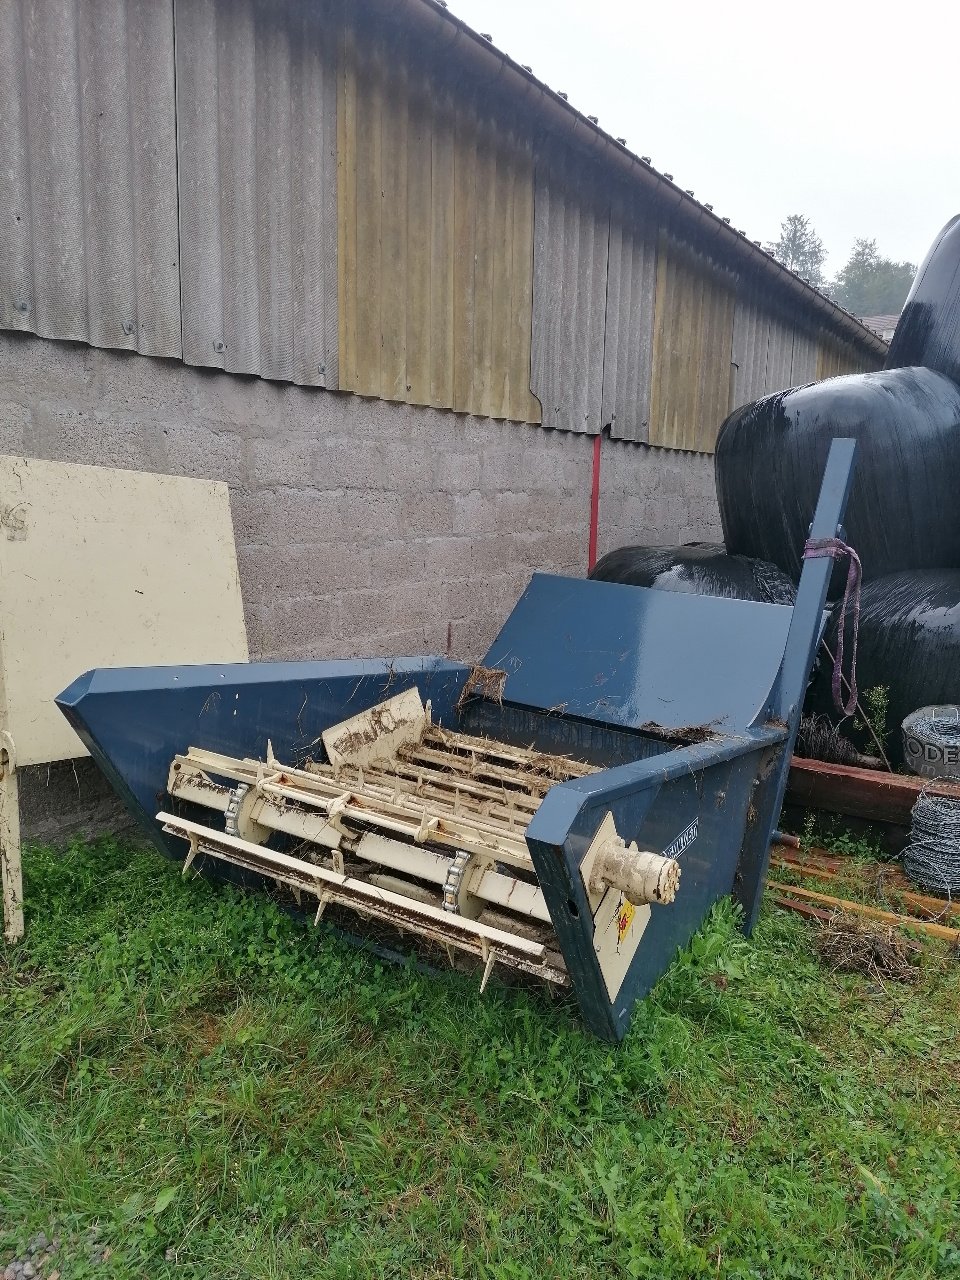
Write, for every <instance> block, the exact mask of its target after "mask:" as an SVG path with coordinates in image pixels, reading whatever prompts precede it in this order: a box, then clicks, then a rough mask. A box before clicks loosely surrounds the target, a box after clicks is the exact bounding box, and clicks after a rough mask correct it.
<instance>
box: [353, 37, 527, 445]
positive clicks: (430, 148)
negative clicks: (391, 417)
mask: <svg viewBox="0 0 960 1280" xmlns="http://www.w3.org/2000/svg"><path fill="white" fill-rule="evenodd" d="M450 74H451V73H449V72H448V73H445V72H444V70H443V68H442V67H440V66H438V65H437V64H436V63H431V62H430V61H429V60H428V59H427V58H426V56H425V55H424V54H423V52H422V51H421V50H419V49H417V48H416V47H415V46H414V45H413V44H412V42H411V41H410V40H409V39H407V38H405V36H404V35H403V33H400V32H393V31H390V30H389V29H387V28H384V29H383V30H376V29H373V30H372V29H371V28H370V26H369V25H363V26H362V27H361V26H359V25H358V24H357V22H356V20H355V17H354V15H353V14H352V13H348V14H347V15H346V18H345V25H344V30H343V39H342V46H341V59H340V76H339V81H340V88H339V107H340V109H339V113H338V179H339V180H338V208H339V254H338V259H339V281H338V298H339V316H340V326H339V330H340V387H341V389H343V390H346V391H353V392H356V393H357V394H359V395H365V396H378V397H380V398H381V399H384V400H402V401H407V402H408V403H412V404H423V405H434V406H436V407H437V408H444V409H454V410H457V411H459V412H462V413H471V414H476V415H479V416H482V417H493V418H509V419H514V420H517V421H521V422H539V421H540V406H539V403H538V401H537V399H536V397H535V396H534V395H533V394H532V393H531V390H530V355H531V331H532V296H533V158H532V145H531V138H530V131H529V126H527V127H524V125H523V123H522V122H519V121H517V122H515V121H512V120H511V119H510V118H509V117H505V115H504V113H503V111H502V109H500V110H498V109H497V107H496V99H495V97H494V96H493V95H492V94H491V93H490V91H489V90H484V89H482V88H480V87H477V86H475V85H471V84H470V83H469V82H463V81H462V80H458V81H453V80H452V79H451V78H450Z"/></svg>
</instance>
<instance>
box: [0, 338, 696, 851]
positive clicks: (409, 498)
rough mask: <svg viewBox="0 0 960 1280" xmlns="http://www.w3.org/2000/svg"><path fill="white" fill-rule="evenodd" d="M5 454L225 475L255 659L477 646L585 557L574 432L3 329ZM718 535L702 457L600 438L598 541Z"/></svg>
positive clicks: (581, 446) (581, 449)
mask: <svg viewBox="0 0 960 1280" xmlns="http://www.w3.org/2000/svg"><path fill="white" fill-rule="evenodd" d="M0 452H4V453H16V454H24V455H26V456H28V457H38V458H50V459H54V460H58V461H65V462H81V463H88V464H93V465H101V466H116V467H130V468H134V469H138V470H145V471H155V472H165V473H170V474H176V475H189V476H198V477H204V478H208V479H218V480H224V481H226V482H227V483H228V484H229V485H230V490H231V508H232V511H233V520H234V528H235V532H236V542H237V554H238V560H239V566H240V581H241V586H242V589H243V598H244V606H245V610H246V617H247V629H248V636H249V642H250V654H251V657H253V658H288V659H297V658H334V657H351V656H357V655H370V656H375V655H380V654H393V653H423V652H429V653H448V652H449V653H450V654H451V655H452V656H454V657H458V658H463V659H466V660H471V659H476V658H479V657H481V656H482V655H483V653H484V652H485V651H486V649H487V647H488V646H489V644H490V643H491V641H492V640H493V638H494V636H495V635H496V633H497V631H498V630H499V628H500V626H501V624H502V622H503V620H504V619H505V617H506V616H507V614H508V612H509V610H510V609H511V607H512V605H513V603H514V601H515V600H516V599H517V597H518V596H519V594H520V593H521V591H522V590H523V588H524V586H525V585H526V583H527V581H528V580H529V578H530V575H531V574H532V573H533V572H534V571H536V570H538V569H540V570H546V571H549V572H555V573H568V574H577V575H580V574H584V573H585V572H586V567H587V552H588V538H589V506H590V487H591V479H592V456H593V441H592V439H590V438H589V437H586V436H580V435H573V434H569V433H563V432H552V431H546V430H543V429H541V428H538V427H532V426H521V425H517V424H515V423H505V422H497V421H493V420H490V419H480V418H472V417H468V416H465V415H459V414H453V413H449V412H444V411H438V410H433V409H424V408H418V407H415V406H411V405H404V404H394V403H387V402H385V401H381V400H373V399H366V398H363V397H359V396H353V395H349V394H341V393H337V392H328V391H321V390H314V389H305V388H301V387H296V386H292V385H286V384H278V383H269V382H264V381H262V380H260V379H257V378H247V377H238V376H235V375H231V374H224V373H220V372H214V371H206V370H200V369H195V368H190V367H188V366H185V365H183V364H180V363H179V362H176V361H167V360H156V359H151V358H148V357H144V356H139V355H136V354H129V353H126V352H113V351H104V350H98V349H95V348H91V347H86V346H83V345H80V344H73V343H65V342H53V341H48V340H46V339H41V338H36V337H33V336H28V335H18V334H12V333H0ZM719 538H720V530H719V516H718V513H717V505H716V498H715V495H714V485H713V459H712V458H710V457H704V456H700V455H695V454H681V453H674V452H671V451H666V450H659V449H649V448H647V447H646V446H643V445H634V444H629V443H624V442H619V441H611V440H609V439H604V441H603V444H602V466H601V503H600V551H601V553H602V552H604V551H606V550H609V549H610V548H612V547H614V546H620V545H623V544H624V543H632V542H637V543H640V542H646V543H656V544H660V545H663V544H666V543H671V542H678V541H691V540H712V539H717V540H719ZM60 772H61V773H63V771H62V770H61V771H60ZM58 776H59V774H58ZM63 776H64V778H65V780H66V781H65V785H66V784H69V785H68V786H67V790H68V791H69V790H70V788H71V787H72V788H73V789H74V790H75V791H77V795H78V796H80V797H81V798H82V794H83V792H84V789H85V786H86V787H87V788H88V789H90V788H92V791H93V792H97V787H96V784H95V783H94V782H93V781H92V780H91V779H87V781H86V783H85V782H84V776H85V775H84V773H83V769H82V768H81V770H80V775H79V782H78V781H77V778H76V777H75V776H74V773H73V770H72V768H71V770H70V771H69V778H66V774H64V775H63ZM35 790H37V788H35ZM38 795H39V796H40V797H41V800H42V795H43V791H42V787H41V788H39V790H38ZM97 795H98V796H99V793H97ZM97 803H99V798H98V800H97ZM39 807H40V809H41V810H42V809H43V804H42V803H40V806H39ZM27 825H28V827H29V826H30V821H29V816H28V818H27Z"/></svg>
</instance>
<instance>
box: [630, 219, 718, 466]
mask: <svg viewBox="0 0 960 1280" xmlns="http://www.w3.org/2000/svg"><path fill="white" fill-rule="evenodd" d="M735 288H736V277H735V276H733V275H732V274H731V273H729V272H725V271H723V270H722V269H721V268H720V267H718V266H717V265H715V264H714V263H712V262H711V261H710V260H709V259H708V258H706V257H705V256H704V255H702V254H700V253H697V252H696V251H695V250H692V249H691V248H690V247H689V246H687V245H685V244H680V243H679V242H678V241H677V240H674V239H673V237H671V236H669V235H668V234H666V233H665V232H661V234H660V243H659V247H658V253H657V287H656V297H655V301H654V336H653V378H652V386H651V406H650V430H649V442H650V444H652V445H660V446H662V447H663V448H667V449H689V450H693V451H695V452H703V453H712V452H713V447H714V444H715V442H716V438H717V432H718V430H719V428H720V424H721V423H722V422H723V420H724V418H726V416H727V414H728V412H729V408H730V388H731V378H732V368H733V366H732V363H731V353H732V349H733V322H734V313H735V309H736V293H735Z"/></svg>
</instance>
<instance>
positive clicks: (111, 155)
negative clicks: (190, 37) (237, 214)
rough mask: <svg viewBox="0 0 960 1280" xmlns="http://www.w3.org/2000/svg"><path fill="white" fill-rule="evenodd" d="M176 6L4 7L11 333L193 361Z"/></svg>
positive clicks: (86, 0)
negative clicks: (179, 151) (180, 207)
mask: <svg viewBox="0 0 960 1280" xmlns="http://www.w3.org/2000/svg"><path fill="white" fill-rule="evenodd" d="M171 3H172V0H4V2H3V3H2V4H0V120H2V128H0V174H2V175H3V201H4V216H3V218H2V219H0V327H2V328H8V329H22V330H26V331H28V332H32V333H37V334H41V335H42V336H43V337H47V338H65V339H73V340H75V341H83V342H90V343H92V344H94V345H95V346H101V347H121V348H127V349H130V350H136V351H141V352H144V353H145V354H149V355H161V356H178V355H179V354H180V296H179V287H180V276H179V267H178V262H179V250H178V241H177V174H176V141H175V122H174V98H173V85H174V66H173V56H174V55H173V15H172V8H171Z"/></svg>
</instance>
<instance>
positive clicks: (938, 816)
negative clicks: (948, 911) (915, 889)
mask: <svg viewBox="0 0 960 1280" xmlns="http://www.w3.org/2000/svg"><path fill="white" fill-rule="evenodd" d="M950 781H951V782H957V783H960V777H956V778H951V779H950ZM903 869H904V871H905V872H906V874H907V875H908V876H909V878H910V879H911V880H912V881H913V882H914V884H916V885H919V886H920V888H921V889H926V890H929V892H930V893H935V894H937V895H938V896H939V897H941V898H950V899H953V898H956V897H960V796H949V795H937V794H935V793H932V792H931V791H930V790H924V791H921V793H920V795H919V796H918V797H917V803H916V804H915V805H914V806H913V814H912V818H911V826H910V844H909V845H908V846H907V848H906V849H904V851H903Z"/></svg>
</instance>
